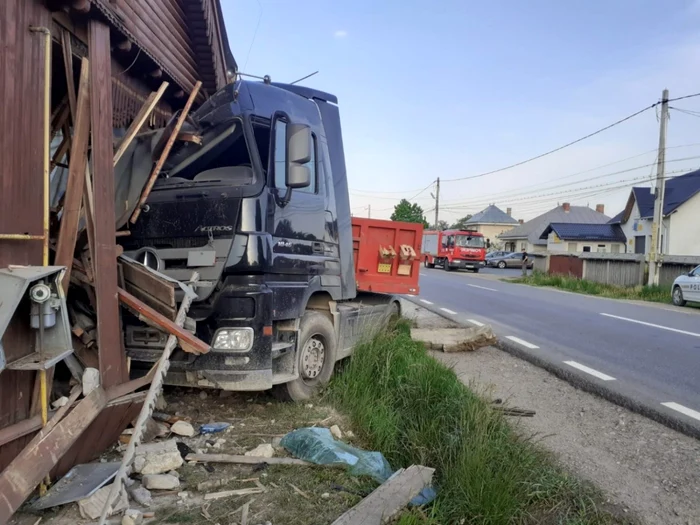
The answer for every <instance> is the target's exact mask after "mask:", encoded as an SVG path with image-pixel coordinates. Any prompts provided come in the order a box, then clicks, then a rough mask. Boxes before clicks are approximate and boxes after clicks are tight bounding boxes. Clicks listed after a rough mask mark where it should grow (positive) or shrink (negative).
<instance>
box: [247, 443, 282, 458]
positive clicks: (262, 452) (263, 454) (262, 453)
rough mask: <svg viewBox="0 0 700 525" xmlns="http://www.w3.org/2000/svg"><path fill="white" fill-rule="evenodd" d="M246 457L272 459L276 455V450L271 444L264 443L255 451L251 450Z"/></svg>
mask: <svg viewBox="0 0 700 525" xmlns="http://www.w3.org/2000/svg"><path fill="white" fill-rule="evenodd" d="M245 455H246V456H253V457H256V458H271V457H273V456H274V455H275V449H274V448H272V445H270V444H269V443H264V444H262V445H258V446H257V447H255V448H254V449H253V450H249V451H248V452H246V453H245Z"/></svg>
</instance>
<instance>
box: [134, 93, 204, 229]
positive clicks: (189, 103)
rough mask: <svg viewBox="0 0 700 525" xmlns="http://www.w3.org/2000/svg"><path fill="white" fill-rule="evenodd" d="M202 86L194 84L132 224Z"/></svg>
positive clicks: (142, 195)
mask: <svg viewBox="0 0 700 525" xmlns="http://www.w3.org/2000/svg"><path fill="white" fill-rule="evenodd" d="M201 87H202V83H201V82H199V81H197V83H196V84H195V85H194V89H193V90H192V93H190V98H188V99H187V103H186V104H185V107H184V108H183V109H182V111H181V112H180V116H179V117H178V119H177V123H176V124H175V128H173V132H172V133H171V134H170V137H169V138H168V142H166V144H165V148H163V152H162V153H161V154H160V158H159V159H158V162H157V163H156V165H155V167H154V168H153V171H152V172H151V176H150V177H149V178H148V182H147V183H146V187H145V188H144V189H143V192H142V193H141V198H140V199H139V202H138V205H137V206H136V209H135V210H134V213H133V215H132V216H131V224H134V223H135V222H136V221H137V220H138V218H139V215H141V208H142V207H143V205H144V204H146V200H147V199H148V196H149V195H150V193H151V190H152V189H153V185H154V184H155V183H156V179H157V178H158V175H159V174H160V170H161V169H163V165H164V164H165V161H166V160H167V159H168V155H170V150H171V149H172V147H173V145H174V144H175V140H176V139H177V136H178V134H179V133H180V128H182V125H183V124H184V123H185V119H186V118H187V114H188V113H189V111H190V108H191V107H192V104H193V103H194V99H195V98H196V97H197V93H199V88H201Z"/></svg>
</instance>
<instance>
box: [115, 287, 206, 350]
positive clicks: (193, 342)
mask: <svg viewBox="0 0 700 525" xmlns="http://www.w3.org/2000/svg"><path fill="white" fill-rule="evenodd" d="M119 300H120V301H121V302H122V303H124V304H125V305H126V306H128V307H129V308H131V309H132V310H134V311H135V312H136V313H137V314H138V315H139V316H142V317H144V318H145V319H148V320H149V321H150V322H151V323H153V324H154V325H155V326H157V327H158V328H160V329H161V330H163V331H164V332H166V333H168V334H172V335H174V336H175V337H177V339H178V341H179V342H180V347H181V348H182V349H183V350H184V351H185V352H189V353H191V354H206V353H207V352H209V350H210V349H211V347H210V346H209V345H208V344H206V343H205V342H204V341H202V340H201V339H199V338H197V337H196V336H194V335H192V334H191V333H190V332H188V331H187V330H185V329H184V328H182V327H180V326H178V325H176V324H175V323H174V322H173V321H171V320H170V319H168V318H166V317H165V316H164V315H162V314H160V313H158V312H156V311H155V310H154V309H153V308H151V307H150V306H148V305H147V304H145V303H144V302H142V301H139V300H138V299H137V298H136V297H134V296H133V295H131V294H130V293H129V292H127V291H126V290H122V289H121V288H119Z"/></svg>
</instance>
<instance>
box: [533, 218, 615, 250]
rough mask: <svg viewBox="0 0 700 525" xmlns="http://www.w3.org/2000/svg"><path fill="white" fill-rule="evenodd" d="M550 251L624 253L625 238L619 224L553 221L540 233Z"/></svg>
mask: <svg viewBox="0 0 700 525" xmlns="http://www.w3.org/2000/svg"><path fill="white" fill-rule="evenodd" d="M540 239H541V240H542V239H544V240H546V241H547V251H548V252H552V253H561V252H566V253H581V252H598V253H625V245H626V241H627V238H626V237H625V234H624V232H623V231H622V228H621V227H620V225H619V224H587V223H576V222H573V223H561V222H553V223H551V224H550V225H549V226H547V228H545V230H544V231H543V232H542V235H540Z"/></svg>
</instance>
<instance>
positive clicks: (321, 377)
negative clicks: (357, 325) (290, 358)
mask: <svg viewBox="0 0 700 525" xmlns="http://www.w3.org/2000/svg"><path fill="white" fill-rule="evenodd" d="M336 346H337V341H336V339H335V329H334V328H333V323H332V322H331V320H330V319H329V318H328V316H327V315H325V314H323V313H321V312H316V311H314V310H308V311H307V312H306V313H305V314H304V316H303V317H302V318H301V323H300V329H299V344H298V350H297V355H296V359H297V366H298V368H299V377H298V378H296V379H295V380H294V381H291V382H289V383H285V384H283V385H276V386H275V387H274V389H273V394H274V395H275V396H276V397H277V398H278V399H281V400H284V401H296V402H298V401H306V400H308V399H311V398H312V397H313V396H314V395H315V394H316V393H318V391H319V389H320V388H321V387H322V386H324V385H326V384H328V382H329V381H330V379H331V376H332V375H333V369H334V368H335V361H336V356H337V351H336Z"/></svg>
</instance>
